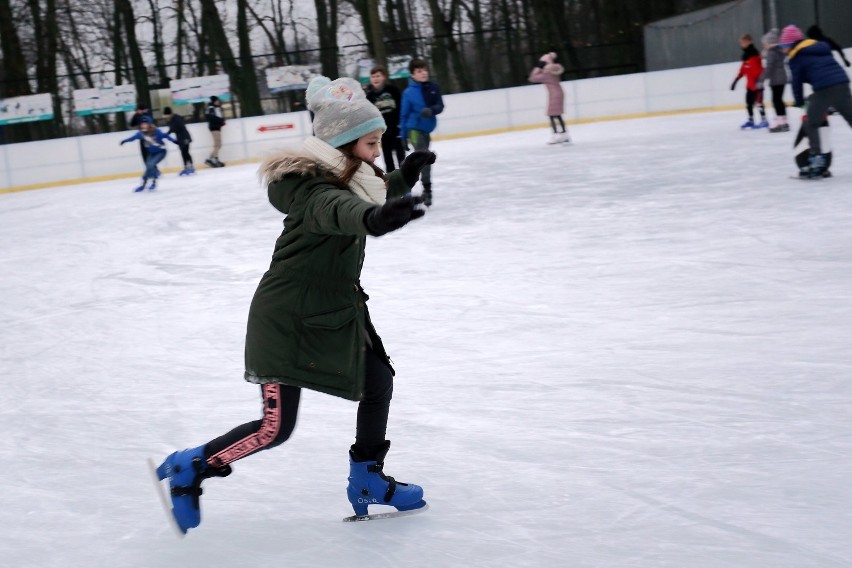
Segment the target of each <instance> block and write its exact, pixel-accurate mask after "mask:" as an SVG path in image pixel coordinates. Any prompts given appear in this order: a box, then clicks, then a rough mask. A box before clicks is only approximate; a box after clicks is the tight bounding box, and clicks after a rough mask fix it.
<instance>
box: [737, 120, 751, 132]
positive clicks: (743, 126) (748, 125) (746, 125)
mask: <svg viewBox="0 0 852 568" xmlns="http://www.w3.org/2000/svg"><path fill="white" fill-rule="evenodd" d="M750 128H754V121H753V120H752V119H748V120H747V121H745V122H743V123H742V124H740V130H748V129H750Z"/></svg>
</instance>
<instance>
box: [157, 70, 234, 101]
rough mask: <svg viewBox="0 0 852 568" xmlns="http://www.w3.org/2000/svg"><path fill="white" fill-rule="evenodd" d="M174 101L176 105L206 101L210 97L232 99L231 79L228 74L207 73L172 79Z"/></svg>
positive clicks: (170, 86) (171, 86)
mask: <svg viewBox="0 0 852 568" xmlns="http://www.w3.org/2000/svg"><path fill="white" fill-rule="evenodd" d="M169 89H170V90H171V92H172V102H174V104H176V105H187V104H191V103H204V102H207V101H209V100H210V97H213V96H216V97H219V99H220V100H222V101H228V100H231V80H230V78H229V77H228V76H227V75H207V76H205V77H193V78H191V79H172V80H171V82H170V83H169Z"/></svg>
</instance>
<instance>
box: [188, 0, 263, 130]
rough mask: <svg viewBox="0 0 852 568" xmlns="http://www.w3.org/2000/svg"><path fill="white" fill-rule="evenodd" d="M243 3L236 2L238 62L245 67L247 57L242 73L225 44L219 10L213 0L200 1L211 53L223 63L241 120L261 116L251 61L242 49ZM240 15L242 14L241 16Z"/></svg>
mask: <svg viewBox="0 0 852 568" xmlns="http://www.w3.org/2000/svg"><path fill="white" fill-rule="evenodd" d="M244 2H245V0H239V2H238V4H237V5H238V22H239V21H242V22H243V23H242V24H241V25H239V24H238V27H240V28H241V29H240V30H238V32H239V33H240V59H241V62H243V64H244V65H245V64H246V63H245V62H246V57H247V61H248V67H249V69H243V68H241V67H240V65H238V64H237V60H236V59H235V58H234V52H233V51H232V50H231V45H230V44H229V43H228V36H227V35H226V34H225V28H224V26H223V25H222V19H221V18H220V17H219V10H218V9H217V8H216V4H215V2H214V0H201V19H202V21H203V22H204V29H205V31H206V32H207V37H208V39H209V40H210V48H211V51H212V52H214V53H216V54H217V55H218V56H219V59H220V60H221V62H222V69H223V70H224V71H225V73H227V74H228V77H229V78H230V80H231V90H232V91H233V92H234V94H235V95H236V96H237V98H238V99H239V101H240V108H241V115H242V116H257V115H258V114H262V112H261V106H260V95H259V94H258V88H257V77H256V76H255V74H254V65H253V62H252V61H251V51H250V50H248V49H247V46H244V41H243V34H245V36H246V37H245V40H246V41H247V39H248V38H247V34H248V31H247V26H246V25H245V12H246V10H245V5H244ZM240 14H242V15H241V16H240Z"/></svg>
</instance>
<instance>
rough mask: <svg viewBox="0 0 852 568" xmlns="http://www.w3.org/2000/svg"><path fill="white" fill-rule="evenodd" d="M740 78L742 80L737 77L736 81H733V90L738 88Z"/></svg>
mask: <svg viewBox="0 0 852 568" xmlns="http://www.w3.org/2000/svg"><path fill="white" fill-rule="evenodd" d="M739 80H740V78H739V77H737V78H736V79H734V82H733V83H731V90H732V91H733V90H734V89H736V88H737V83H738V82H739Z"/></svg>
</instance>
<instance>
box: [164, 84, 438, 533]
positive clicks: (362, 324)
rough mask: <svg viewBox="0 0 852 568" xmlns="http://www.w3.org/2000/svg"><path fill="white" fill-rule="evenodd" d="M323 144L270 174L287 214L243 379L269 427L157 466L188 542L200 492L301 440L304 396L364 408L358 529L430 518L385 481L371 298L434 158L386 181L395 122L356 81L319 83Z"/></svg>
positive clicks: (255, 425)
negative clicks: (209, 482)
mask: <svg viewBox="0 0 852 568" xmlns="http://www.w3.org/2000/svg"><path fill="white" fill-rule="evenodd" d="M307 101H308V108H309V109H310V110H311V111H312V112H313V113H314V124H313V125H314V133H315V135H314V136H313V137H311V138H308V139H307V140H305V142H304V144H303V146H302V149H301V151H300V152H297V153H292V152H290V153H283V154H281V155H279V156H275V157H272V158H270V159H268V160H266V162H264V164H263V165H262V166H261V171H260V174H261V177H262V178H263V180H264V182H265V183H266V184H267V186H268V193H269V201H270V202H271V203H272V205H274V206H275V208H276V209H278V210H279V211H281V212H282V213H284V214H285V219H284V231H283V232H282V233H281V236H280V237H278V240H277V242H276V243H275V250H274V252H273V255H272V262H271V265H270V267H269V270H268V271H267V272H266V274H264V275H263V278H262V279H261V281H260V284H259V285H258V287H257V291H256V292H255V295H254V298H253V300H252V303H251V308H250V309H249V317H248V329H247V333H246V348H245V361H246V370H245V379H246V380H247V381H249V382H251V383H255V384H258V385H260V391H261V399H262V403H263V417H262V419H260V420H255V421H252V422H248V423H246V424H242V425H241V426H237V427H236V428H234V429H233V430H231V431H230V432H228V433H226V434H224V435H223V436H220V437H218V438H215V439H213V440H211V441H209V442H207V443H206V444H203V445H201V446H198V447H196V448H191V449H186V450H182V451H178V452H174V453H173V454H171V455H169V456H168V457H167V458H166V459H165V460H164V461H163V462H162V463H161V464H160V465H159V466H157V465H156V462H153V461H152V462H151V466H152V468H154V471H155V473H156V477H157V479H158V480H159V481H163V480H166V479H168V481H169V488H170V498H171V504H172V510H171V513H172V515H173V517H174V520H175V521H176V523H177V527H178V528H179V529H180V531H181V533H184V534H185V533H186V532H187V530H189V529H190V528H194V527H197V526H198V525H199V523H200V522H201V511H200V506H199V497H200V495H201V483H202V481H204V480H205V479H207V478H208V477H224V476H226V475H229V474H230V473H231V467H230V464H231V463H233V462H234V461H236V460H238V459H241V458H244V457H246V456H248V455H251V454H253V453H256V452H258V451H260V450H264V449H268V448H272V447H275V446H277V445H279V444H281V443H282V442H284V441H285V440H287V439H288V438H289V437H290V435H291V434H292V432H293V430H294V428H295V425H296V415H297V413H298V408H299V398H300V394H301V389H302V388H308V389H312V390H317V391H320V392H324V393H327V394H331V395H335V396H340V397H343V398H346V399H350V400H355V401H359V404H358V412H357V419H356V428H355V443H354V444H353V445H352V446H351V448H350V450H349V461H350V475H349V486H348V488H347V494H348V497H349V501H350V503H351V504H352V507H353V509H354V511H355V515H356V517H355V518H358V517H365V516H367V506H368V505H370V504H383V505H390V506H393V507H395V508H396V509H397V510H398V511H414V510H417V509H425V508H426V502H425V501H424V500H423V490H422V489H421V488H420V487H418V486H417V485H410V484H405V483H401V482H397V481H395V480H394V479H393V478H392V477H388V476H386V475H384V473H383V471H382V466H383V465H384V458H385V455H386V454H387V452H388V449H389V448H390V441H388V440H386V439H385V433H386V429H387V421H388V412H389V408H390V400H391V395H392V393H393V374H394V371H393V368H392V367H391V364H390V359H389V357H388V356H387V354H386V353H385V349H384V346H383V344H382V341H381V339H380V338H379V336H378V334H377V333H376V330H375V328H374V327H373V324H372V322H371V321H370V316H369V313H368V311H367V306H366V301H367V295H366V294H365V293H364V290H363V289H362V288H361V282H360V275H361V267H362V265H363V262H364V247H365V242H366V237H367V235H371V236H375V237H378V236H381V235H384V234H386V233H388V232H390V231H394V230H396V229H399V228H401V227H402V226H404V225H405V224H406V223H408V222H409V221H411V220H412V219H416V218H418V217H421V216H423V214H424V212H425V209H424V207H423V206H421V205H420V204H421V203H422V200H421V198H420V197H416V196H412V195H411V193H410V190H411V187H412V186H414V185H415V184H416V183H417V181H418V179H419V177H420V171H421V170H422V169H423V168H424V167H425V166H426V165H428V164H431V163H434V161H435V154H433V153H432V152H429V151H425V150H424V151H419V152H413V153H412V154H411V155H409V156H408V157H407V158H406V159H405V160H404V161H403V162H402V164H401V166H400V168H399V169H398V170H396V171H395V172H393V173H391V174H390V175H388V176H385V175H384V174H383V173H382V171H381V170H380V169H379V168H378V167H376V166H375V165H374V164H373V162H374V160H375V159H376V158H378V157H379V155H380V149H381V138H382V133H383V132H384V130H385V122H384V119H383V118H382V115H381V113H380V112H379V110H378V109H377V108H376V107H375V106H374V105H373V104H372V103H370V102H369V101H368V100H367V98H366V96H365V95H364V92H363V90H362V88H361V86H360V84H359V83H358V82H357V81H354V80H352V79H337V80H335V81H331V80H329V79H328V78H326V77H317V78H315V79H314V80H312V81H311V83H310V84H309V85H308V90H307Z"/></svg>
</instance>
